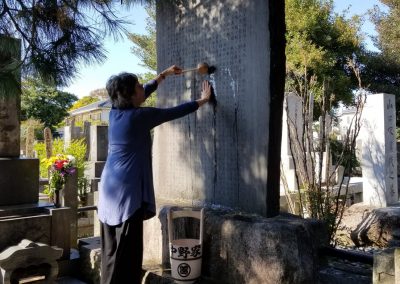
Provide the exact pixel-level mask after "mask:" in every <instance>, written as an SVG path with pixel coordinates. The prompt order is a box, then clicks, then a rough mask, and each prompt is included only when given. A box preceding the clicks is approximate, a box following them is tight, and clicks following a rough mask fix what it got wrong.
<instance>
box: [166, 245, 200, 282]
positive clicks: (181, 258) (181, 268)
mask: <svg viewBox="0 0 400 284" xmlns="http://www.w3.org/2000/svg"><path fill="white" fill-rule="evenodd" d="M169 246H170V253H171V257H170V261H171V275H172V278H174V279H175V281H176V282H177V283H193V282H194V281H196V280H197V279H198V278H199V277H200V275H201V256H202V247H201V244H200V243H199V240H198V239H177V240H173V241H172V243H170V244H169Z"/></svg>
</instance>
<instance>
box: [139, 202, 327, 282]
mask: <svg viewBox="0 0 400 284" xmlns="http://www.w3.org/2000/svg"><path fill="white" fill-rule="evenodd" d="M159 203H161V202H159ZM174 205H175V206H178V207H186V204H179V205H178V204H174ZM171 206H172V205H166V206H162V207H159V208H158V209H159V210H158V212H157V213H158V214H157V218H156V217H155V218H152V219H150V220H148V221H145V222H144V235H145V236H152V237H151V238H148V240H147V241H146V242H145V243H144V264H145V265H150V264H151V265H153V266H155V265H160V264H162V265H163V267H164V268H167V267H168V266H169V263H170V261H169V242H168V226H167V212H168V209H169V208H171ZM179 228H180V231H179V229H178V231H176V230H175V233H176V234H178V235H181V234H183V235H184V234H185V231H186V230H187V228H185V227H184V226H182V227H179ZM193 237H196V238H197V235H196V236H193ZM328 239H329V238H328V234H327V230H326V227H325V225H324V224H323V223H322V222H320V221H316V220H310V219H306V220H305V219H301V218H298V217H296V216H293V215H290V214H287V216H279V217H274V218H263V217H261V216H257V215H255V214H246V213H243V212H239V211H233V210H225V209H221V208H208V207H207V208H205V219H204V239H203V244H204V245H203V264H202V275H203V276H206V277H208V278H210V279H213V280H214V281H215V283H316V282H315V278H314V277H315V275H316V271H317V269H318V265H319V261H320V260H319V258H318V249H319V248H320V247H322V246H325V245H327V244H328Z"/></svg>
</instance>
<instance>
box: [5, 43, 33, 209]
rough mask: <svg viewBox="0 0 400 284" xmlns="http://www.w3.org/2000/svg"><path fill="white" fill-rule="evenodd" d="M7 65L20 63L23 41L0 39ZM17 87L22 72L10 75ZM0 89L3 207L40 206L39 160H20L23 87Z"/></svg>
mask: <svg viewBox="0 0 400 284" xmlns="http://www.w3.org/2000/svg"><path fill="white" fill-rule="evenodd" d="M0 41H1V42H0V55H1V60H2V61H3V62H5V63H6V62H12V61H19V60H20V57H21V42H20V40H17V39H13V38H9V37H4V36H0ZM10 74H12V75H13V76H14V78H15V80H14V81H16V82H17V84H18V85H19V82H20V76H21V75H20V71H19V70H14V71H12V73H10ZM1 85H2V88H1V89H0V206H2V205H16V204H27V203H37V202H38V200H39V196H38V191H39V160H38V159H29V158H26V159H23V158H20V157H19V155H20V122H19V117H20V109H21V106H20V101H21V88H20V86H15V87H14V88H5V87H4V86H5V85H6V84H5V82H2V84H1Z"/></svg>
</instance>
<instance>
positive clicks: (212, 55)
mask: <svg viewBox="0 0 400 284" xmlns="http://www.w3.org/2000/svg"><path fill="white" fill-rule="evenodd" d="M269 6H270V3H269V1H261V0H258V1H239V0H230V1H187V2H186V1H183V2H182V3H181V4H176V3H171V2H169V1H165V2H164V1H163V2H161V1H160V3H159V4H158V5H157V60H158V68H159V71H161V70H163V69H165V68H166V67H168V66H170V65H172V64H177V65H179V66H182V67H184V68H190V67H195V66H197V64H198V63H199V62H207V63H208V64H209V65H214V66H216V68H217V70H216V72H215V73H214V74H211V75H200V74H197V73H196V72H192V73H185V75H182V76H174V77H168V78H167V79H166V81H164V82H163V84H161V85H160V86H159V88H158V105H159V106H160V107H171V106H175V105H177V104H180V103H183V102H186V101H191V100H195V99H197V98H199V97H200V89H201V82H202V81H203V80H209V81H210V82H211V83H212V85H213V88H214V93H215V95H216V99H217V102H218V103H217V106H215V107H214V106H213V105H212V104H209V105H208V106H205V107H203V108H202V109H201V110H199V111H198V112H196V113H194V114H191V115H189V116H186V117H184V118H182V119H179V120H175V121H173V122H169V123H166V124H163V125H161V126H159V127H157V128H156V130H155V134H154V144H153V145H154V148H153V169H154V178H155V180H154V181H155V190H156V196H157V197H158V198H161V199H168V200H186V201H191V202H193V203H198V202H199V203H200V204H204V203H209V204H210V203H211V204H220V205H224V206H229V207H237V208H241V209H243V210H246V211H249V212H255V213H259V214H262V215H266V212H267V205H266V199H267V194H268V192H271V191H273V190H275V191H276V192H277V196H278V197H277V199H276V200H277V202H279V173H278V174H277V178H278V185H277V186H276V188H267V183H268V171H267V168H268V162H269V157H268V155H269V154H268V153H269V151H268V150H269V146H270V144H269V143H277V145H280V137H281V136H280V133H279V135H278V136H279V138H278V139H277V140H275V141H272V142H271V141H270V132H269V128H270V127H271V123H270V114H271V111H270V109H271V108H270V105H271V91H270V90H271V88H270V84H271V82H270V74H271V73H273V72H271V69H272V68H273V66H272V64H270V63H271V50H272V46H273V44H272V43H271V40H272V39H273V37H272V36H271V33H272V32H273V30H271V29H270V27H269V21H270V18H271V17H272V16H271V14H270V12H269ZM283 50H284V48H283ZM283 66H284V64H283ZM277 84H279V83H278V82H277ZM282 97H283V90H282ZM279 99H281V98H279ZM282 100H283V99H282ZM278 105H279V104H278ZM280 108H281V105H280ZM278 109H279V108H278ZM280 115H281V113H280ZM273 123H275V124H276V125H278V126H279V125H280V124H281V123H282V122H281V117H279V120H277V121H275V122H273ZM277 128H278V129H280V128H279V127H277ZM279 131H280V130H279ZM277 148H278V150H277V151H276V152H277V153H278V155H279V156H280V154H279V148H280V146H278V147H277ZM279 156H278V159H279ZM278 169H279V164H278ZM278 205H279V204H278ZM267 215H268V214H267Z"/></svg>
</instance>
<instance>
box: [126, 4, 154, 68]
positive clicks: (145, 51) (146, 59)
mask: <svg viewBox="0 0 400 284" xmlns="http://www.w3.org/2000/svg"><path fill="white" fill-rule="evenodd" d="M145 9H146V12H147V14H148V17H147V19H146V31H147V34H146V35H142V34H136V33H128V38H129V40H131V41H132V43H133V44H134V46H133V47H132V53H133V54H135V55H136V56H137V57H138V58H139V59H140V60H141V61H142V64H141V65H142V66H144V67H146V68H148V69H150V70H151V71H153V72H157V51H156V10H155V3H153V4H149V5H147V6H146V8H145Z"/></svg>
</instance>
